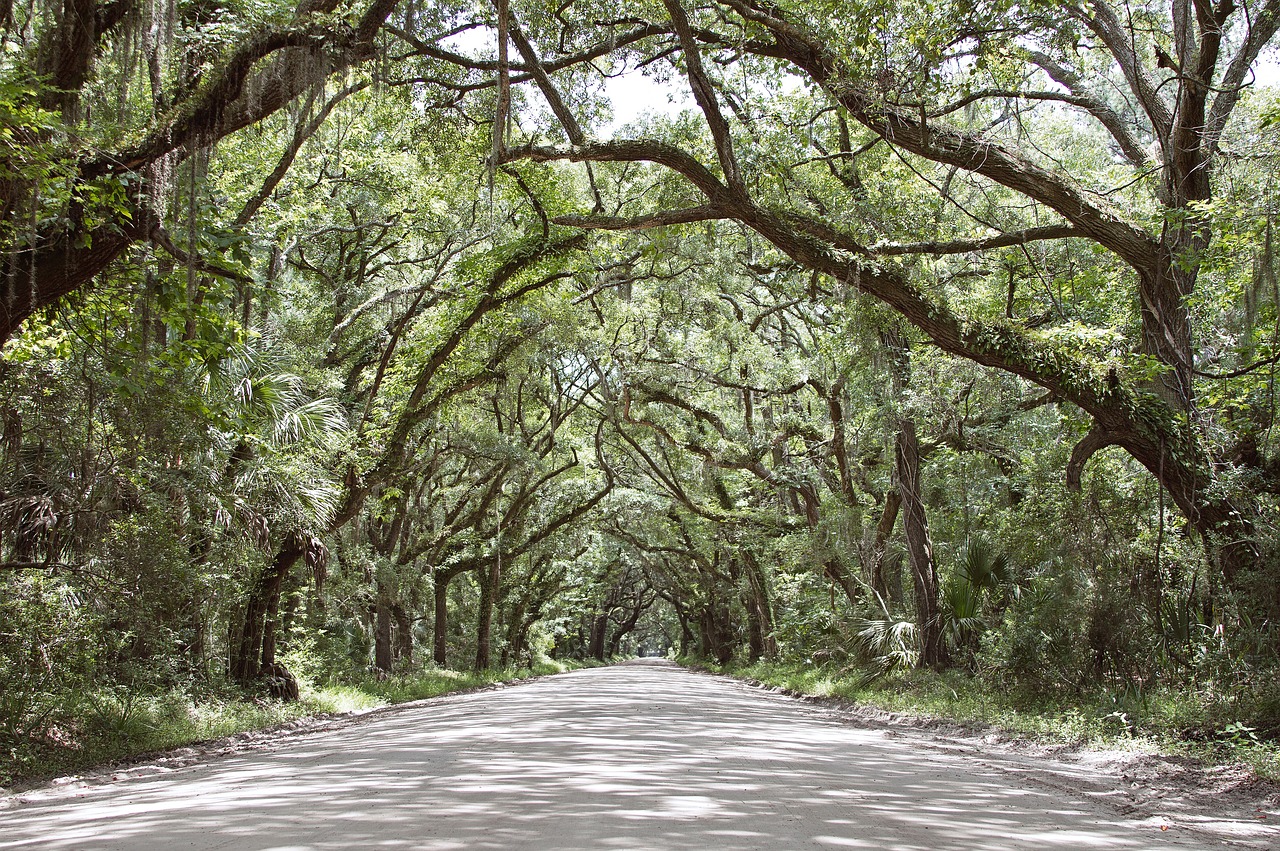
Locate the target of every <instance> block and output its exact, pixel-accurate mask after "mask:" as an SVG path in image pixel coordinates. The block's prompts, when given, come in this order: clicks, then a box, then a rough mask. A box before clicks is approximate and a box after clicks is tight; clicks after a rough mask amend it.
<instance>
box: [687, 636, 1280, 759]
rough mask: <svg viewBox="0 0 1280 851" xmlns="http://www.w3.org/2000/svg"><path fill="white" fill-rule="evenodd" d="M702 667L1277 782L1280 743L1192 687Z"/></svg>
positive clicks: (918, 714) (795, 689)
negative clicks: (1001, 682) (1048, 684)
mask: <svg viewBox="0 0 1280 851" xmlns="http://www.w3.org/2000/svg"><path fill="white" fill-rule="evenodd" d="M684 661H685V664H692V663H690V662H689V661H688V660H684ZM696 664H697V666H699V667H703V668H706V669H707V670H712V671H716V672H718V673H723V674H727V675H729V676H732V677H736V678H738V679H745V680H750V681H753V682H758V683H763V684H765V685H769V686H774V687H777V688H783V689H786V690H788V691H790V692H792V693H794V694H798V695H808V696H811V697H824V698H832V699H835V700H841V701H847V702H849V703H853V704H857V705H861V706H867V707H871V708H874V709H879V710H883V711H886V712H896V713H901V714H903V715H906V716H912V717H914V718H915V719H917V720H919V721H921V722H930V721H943V722H954V723H957V724H962V725H973V726H980V727H986V728H990V729H992V730H994V731H995V732H997V733H1000V734H1004V735H1007V736H1010V737H1017V738H1026V739H1031V740H1034V741H1037V742H1042V743H1045V744H1061V745H1067V746H1073V747H1095V748H1117V749H1127V750H1137V751H1144V752H1152V753H1157V752H1159V753H1173V754H1180V755H1186V756H1193V757H1196V758H1199V759H1203V760H1206V761H1208V762H1212V763H1228V762H1232V763H1234V762H1242V763H1244V764H1247V765H1248V766H1249V767H1250V768H1251V769H1252V770H1253V772H1254V773H1255V774H1256V775H1257V776H1258V777H1260V778H1263V779H1266V780H1270V781H1273V782H1280V743H1278V742H1275V741H1259V740H1258V738H1257V737H1256V736H1255V734H1254V733H1253V731H1252V729H1251V728H1250V727H1249V726H1248V725H1247V724H1244V723H1241V722H1239V721H1232V720H1229V719H1226V718H1223V717H1215V714H1216V713H1215V709H1214V707H1213V706H1212V705H1211V704H1210V702H1209V701H1207V700H1206V699H1205V697H1204V696H1203V695H1196V694H1195V693H1194V692H1191V691H1188V690H1176V691H1175V690H1172V689H1171V690H1164V691H1160V692H1157V693H1154V694H1150V693H1149V694H1145V695H1142V696H1141V697H1140V698H1137V697H1134V696H1133V695H1130V694H1124V693H1120V694H1117V693H1115V692H1107V691H1100V692H1098V693H1097V694H1094V695H1089V696H1083V697H1079V698H1078V699H1074V700H1069V699H1066V698H1062V697H1045V696H1034V695H1027V694H1019V693H1017V692H1016V691H1011V690H996V689H993V688H991V686H990V684H988V683H985V682H983V681H982V680H981V679H978V678H975V677H972V676H969V675H967V674H965V673H963V672H956V671H949V672H943V673H937V672H934V671H928V670H916V671H909V672H907V673H904V674H899V675H893V676H887V677H883V678H881V679H878V680H875V681H874V682H870V683H867V682H865V678H864V676H863V672H862V671H861V670H858V669H839V668H836V667H832V666H824V665H811V664H796V663H791V664H788V663H778V662H758V663H755V664H752V665H732V664H731V665H726V666H717V665H707V664H705V663H701V662H699V663H696ZM1196 731H1198V732H1196ZM1189 732H1194V733H1195V735H1189Z"/></svg>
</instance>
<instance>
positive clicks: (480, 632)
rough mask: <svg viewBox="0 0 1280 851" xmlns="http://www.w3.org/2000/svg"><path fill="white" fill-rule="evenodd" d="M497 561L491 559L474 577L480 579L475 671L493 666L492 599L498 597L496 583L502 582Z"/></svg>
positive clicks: (485, 669)
mask: <svg viewBox="0 0 1280 851" xmlns="http://www.w3.org/2000/svg"><path fill="white" fill-rule="evenodd" d="M500 564H501V563H500V562H499V560H498V559H496V558H495V559H493V560H492V561H491V562H490V564H489V565H488V566H487V567H482V568H480V569H479V570H478V571H477V572H476V575H477V576H478V577H479V579H480V602H479V608H478V611H477V612H476V664H475V669H476V670H477V671H487V670H488V669H489V668H490V667H491V666H492V664H493V661H492V658H491V657H492V640H493V608H494V599H495V598H496V597H497V596H498V583H499V582H501V580H502V575H501V567H500Z"/></svg>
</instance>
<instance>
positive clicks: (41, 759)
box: [0, 661, 577, 788]
mask: <svg viewBox="0 0 1280 851" xmlns="http://www.w3.org/2000/svg"><path fill="white" fill-rule="evenodd" d="M573 667H577V665H576V664H575V663H563V662H554V661H546V662H541V663H537V664H535V665H534V667H533V668H519V669H516V668H507V669H501V670H490V671H485V672H483V673H474V672H462V671H452V670H444V669H436V668H426V669H422V670H417V671H413V672H410V673H405V674H401V675H396V676H392V677H387V678H378V677H375V676H373V675H362V676H360V677H358V678H355V679H352V680H350V681H348V682H342V683H330V684H323V685H317V684H313V683H308V682H306V681H302V682H301V683H300V686H301V692H302V695H301V699H300V700H297V701H281V700H278V699H275V698H270V697H266V696H263V695H260V694H254V693H252V692H247V691H245V690H243V689H240V688H237V687H234V686H231V685H229V684H223V685H220V686H209V685H206V686H204V687H202V688H200V689H188V690H185V691H184V690H171V691H167V692H163V693H156V694H137V693H132V694H131V693H126V692H121V691H110V692H95V693H91V694H84V695H80V696H78V699H77V700H75V701H74V702H73V703H71V704H69V705H67V706H65V707H62V708H61V710H60V711H58V712H56V713H55V714H53V715H51V716H50V717H49V718H47V719H46V720H45V722H44V723H43V724H42V725H41V727H40V729H38V730H31V731H27V732H26V734H25V735H18V734H15V733H16V732H17V731H0V745H2V748H0V787H14V786H16V787H19V788H21V787H26V786H29V785H31V784H33V783H37V782H39V781H42V780H47V779H49V778H53V777H58V776H63V775H67V774H74V773H76V772H79V771H83V770H85V769H88V768H92V767H95V766H102V765H106V764H110V763H114V762H117V761H121V760H127V759H129V758H132V757H137V756H140V755H143V754H148V753H152V752H155V751H163V750H168V749H171V748H177V747H182V746H184V745H192V744H197V743H200V742H205V741H209V740H212V739H218V738H222V737H225V736H233V735H236V734H238V733H246V732H251V731H257V730H266V729H270V728H274V727H279V726H282V725H288V724H290V723H293V722H297V721H301V720H303V719H309V718H315V717H317V716H325V715H334V714H343V713H349V712H360V711H366V710H369V709H376V708H378V707H380V706H388V705H391V704H395V703H404V702H407V701H411V700H421V699H423V698H428V697H436V696H438V695H442V694H449V693H452V692H459V691H466V690H468V689H474V688H481V687H484V686H487V685H491V684H493V683H498V682H505V681H509V680H514V679H522V678H525V677H530V676H541V675H546V674H555V673H562V672H564V671H566V670H570V669H571V668H573Z"/></svg>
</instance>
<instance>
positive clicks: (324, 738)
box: [0, 664, 1280, 851]
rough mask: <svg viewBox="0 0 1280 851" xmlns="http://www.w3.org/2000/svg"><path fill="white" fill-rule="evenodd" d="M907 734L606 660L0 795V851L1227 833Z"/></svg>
mask: <svg viewBox="0 0 1280 851" xmlns="http://www.w3.org/2000/svg"><path fill="white" fill-rule="evenodd" d="M922 738H923V737H916V736H911V735H907V736H903V735H894V734H892V733H887V732H886V731H884V730H873V729H860V728H858V727H855V726H851V725H849V724H847V723H844V722H842V721H841V720H839V719H838V718H836V717H833V716H832V714H831V713H830V712H827V711H824V710H822V709H819V708H815V707H813V706H810V705H807V704H805V703H803V702H800V701H796V700H793V699H791V698H787V697H784V696H781V695H776V694H771V693H767V692H762V691H760V690H757V689H752V688H750V687H747V686H744V685H741V684H739V683H735V682H732V681H729V680H726V679H723V678H718V677H711V676H706V675H700V674H693V673H689V672H686V671H683V670H681V669H678V668H675V667H674V666H666V665H639V664H633V665H622V666H616V667H612V668H602V669H596V670H588V671H579V672H576V673H572V674H565V675H561V676H557V677H550V678H546V679H541V680H537V681H533V682H530V683H525V684H521V685H516V686H512V687H509V688H506V689H502V690H498V691H490V692H481V693H476V694H469V695H460V696H454V697H449V698H443V699H437V700H433V701H427V702H424V703H422V704H418V705H414V706H408V707H404V708H400V709H396V710H393V711H388V712H383V713H380V714H377V715H375V716H372V717H368V718H365V719H362V720H360V721H356V722H348V723H342V724H338V725H336V726H335V727H334V728H332V729H328V730H323V731H319V732H312V733H308V734H305V735H298V736H292V737H287V738H285V739H283V740H281V741H280V742H278V743H276V744H275V745H273V746H271V747H269V748H266V749H263V750H257V751H253V752H247V753H240V754H233V755H230V756H226V757H222V758H217V759H214V760H212V761H209V762H206V763H203V764H197V765H191V766H188V767H185V768H180V769H177V770H174V771H171V772H167V773H161V774H156V773H152V774H150V775H146V774H144V776H140V777H129V778H122V779H119V780H118V781H116V782H101V783H98V784H96V785H95V784H92V783H91V784H89V785H87V786H75V785H73V786H67V787H63V788H61V789H57V790H53V791H45V792H41V793H35V794H29V795H27V796H24V797H25V799H26V800H25V802H22V803H19V804H17V805H15V806H11V807H9V808H8V809H4V810H0V848H6V849H8V848H15V849H16V848H22V849H28V848H29V849H45V850H46V851H65V849H133V848H157V849H255V850H256V851H266V849H272V850H273V851H320V849H374V848H378V849H463V848H465V849H498V848H501V849H509V848H528V849H561V848H564V849H567V848H583V849H587V848H591V849H599V848H607V849H622V848H628V849H702V851H711V849H724V851H735V850H736V849H748V848H750V849H800V848H866V849H904V851H908V850H910V851H914V849H920V850H921V851H926V849H927V851H939V849H991V851H995V849H1011V848H1034V849H1042V851H1043V849H1073V851H1074V849H1085V848H1106V849H1156V848H1207V847H1232V846H1229V845H1225V844H1222V843H1221V841H1220V840H1216V839H1212V838H1208V837H1207V836H1206V835H1205V834H1203V833H1199V832H1196V831H1194V830H1192V828H1191V826H1189V825H1185V824H1179V823H1178V822H1177V820H1176V819H1170V818H1151V817H1144V818H1133V817H1129V818H1126V817H1124V816H1121V815H1120V814H1119V813H1118V812H1117V811H1115V810H1114V809H1112V808H1110V807H1108V806H1107V805H1106V804H1105V802H1100V801H1098V800H1096V799H1094V798H1091V797H1089V796H1088V795H1086V794H1084V793H1083V792H1076V791H1071V790H1070V789H1069V785H1070V784H1063V783H1050V782H1047V781H1045V780H1044V779H1043V778H1039V779H1037V777H1036V775H1035V772H1030V771H1027V770H1026V765H1025V764H1024V763H1018V764H1013V763H1010V764H1008V765H1002V764H1000V760H999V758H992V757H982V758H978V757H975V756H972V755H966V754H961V753H949V752H946V751H944V750H940V749H938V748H936V747H929V746H927V743H925V742H923V741H917V739H922ZM1064 786H1065V787H1068V788H1064ZM1161 826H1164V827H1165V828H1166V829H1165V830H1161V829H1160V828H1161ZM1278 838H1280V837H1278ZM1254 847H1257V845H1256V844H1255V846H1254Z"/></svg>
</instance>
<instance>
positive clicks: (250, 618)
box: [231, 540, 304, 683]
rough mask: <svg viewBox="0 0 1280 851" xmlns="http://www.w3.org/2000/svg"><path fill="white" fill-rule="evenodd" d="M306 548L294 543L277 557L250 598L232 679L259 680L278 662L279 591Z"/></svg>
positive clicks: (232, 665) (286, 546)
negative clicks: (259, 677) (277, 617)
mask: <svg viewBox="0 0 1280 851" xmlns="http://www.w3.org/2000/svg"><path fill="white" fill-rule="evenodd" d="M303 553H304V550H303V546H302V544H301V543H300V542H298V541H293V540H291V541H290V542H289V543H287V544H286V545H285V546H284V547H282V548H281V549H280V551H279V552H277V553H276V557H275V558H274V559H273V560H272V562H271V564H270V565H268V566H267V568H266V570H264V571H263V572H262V575H261V576H260V577H258V582H257V583H256V584H255V585H254V588H253V591H252V592H251V593H250V595H249V602H248V604H247V605H246V606H245V615H244V628H243V629H242V630H241V631H240V644H239V646H238V648H237V649H236V653H235V656H234V658H233V659H232V661H231V676H232V678H233V679H235V680H238V681H239V682H242V683H247V682H249V681H251V680H253V679H255V678H257V676H258V674H259V672H260V671H261V670H262V669H263V668H265V667H271V666H273V665H275V661H276V615H277V613H278V612H279V609H280V589H281V587H282V586H283V584H284V578H285V576H287V575H288V574H289V571H290V570H291V569H292V568H293V566H294V565H295V564H297V563H298V561H299V560H300V559H301V558H302V556H303Z"/></svg>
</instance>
